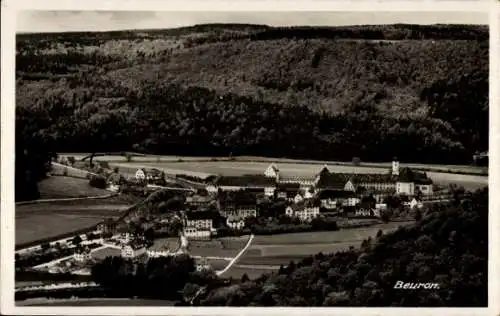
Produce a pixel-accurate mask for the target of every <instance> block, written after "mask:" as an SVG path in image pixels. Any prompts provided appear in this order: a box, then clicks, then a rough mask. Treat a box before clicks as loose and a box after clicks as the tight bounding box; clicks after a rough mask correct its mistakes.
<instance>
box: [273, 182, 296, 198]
mask: <svg viewBox="0 0 500 316" xmlns="http://www.w3.org/2000/svg"><path fill="white" fill-rule="evenodd" d="M299 192H300V184H298V183H278V184H277V185H276V190H275V197H276V199H279V200H286V201H289V202H293V201H294V199H295V196H296V195H297V194H299Z"/></svg>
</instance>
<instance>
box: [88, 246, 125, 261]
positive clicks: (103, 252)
mask: <svg viewBox="0 0 500 316" xmlns="http://www.w3.org/2000/svg"><path fill="white" fill-rule="evenodd" d="M120 255H121V250H120V249H116V248H111V247H106V248H102V249H99V250H96V251H94V252H92V258H93V259H96V260H104V259H105V258H106V257H119V256H120Z"/></svg>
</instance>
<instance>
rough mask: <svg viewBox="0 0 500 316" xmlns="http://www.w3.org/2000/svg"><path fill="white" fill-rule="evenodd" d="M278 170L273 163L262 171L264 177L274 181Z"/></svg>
mask: <svg viewBox="0 0 500 316" xmlns="http://www.w3.org/2000/svg"><path fill="white" fill-rule="evenodd" d="M279 172H280V170H279V169H278V166H277V165H276V164H275V163H272V164H270V165H269V166H268V167H267V168H266V170H265V171H264V175H265V176H266V177H268V178H273V179H276V178H277V177H278V173H279Z"/></svg>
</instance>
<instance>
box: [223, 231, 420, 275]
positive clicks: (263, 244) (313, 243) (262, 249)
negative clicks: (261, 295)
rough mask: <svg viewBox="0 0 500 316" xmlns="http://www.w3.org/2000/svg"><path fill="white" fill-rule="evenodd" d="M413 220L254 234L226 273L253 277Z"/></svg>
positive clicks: (356, 242) (356, 245)
mask: <svg viewBox="0 0 500 316" xmlns="http://www.w3.org/2000/svg"><path fill="white" fill-rule="evenodd" d="M411 223H412V222H397V223H387V224H379V225H375V226H372V227H363V228H353V229H342V230H339V231H332V232H312V233H294V234H280V235H269V236H255V238H254V240H253V242H252V244H251V245H250V247H249V248H248V250H247V251H246V252H245V253H244V254H243V256H242V257H241V258H240V259H239V260H238V262H237V263H236V264H235V265H234V266H233V267H231V269H229V270H228V271H227V272H226V273H224V275H223V277H225V278H228V277H231V276H232V277H235V278H237V277H241V276H242V275H243V274H244V273H246V274H247V275H248V276H249V277H250V278H252V277H251V275H252V276H254V277H258V276H259V275H261V274H263V273H269V272H271V271H273V270H276V269H278V268H279V266H280V265H281V264H283V265H287V264H288V263H290V261H292V260H294V261H297V260H300V259H302V258H305V257H307V256H309V255H314V254H317V253H319V252H323V253H325V254H326V253H332V252H337V251H342V250H345V249H348V248H349V247H350V246H353V247H359V246H360V245H361V242H362V241H363V240H364V239H366V238H368V237H375V236H376V234H377V232H378V230H379V229H381V230H382V231H383V232H384V233H388V232H390V231H394V230H396V229H397V228H398V227H399V226H404V225H410V224H411Z"/></svg>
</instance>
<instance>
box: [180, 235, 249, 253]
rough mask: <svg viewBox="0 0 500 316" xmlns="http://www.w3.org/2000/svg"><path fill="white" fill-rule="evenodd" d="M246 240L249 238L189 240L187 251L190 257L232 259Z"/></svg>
mask: <svg viewBox="0 0 500 316" xmlns="http://www.w3.org/2000/svg"><path fill="white" fill-rule="evenodd" d="M248 239H249V236H242V237H224V238H215V239H212V240H210V241H196V240H189V245H188V250H189V254H190V255H192V256H201V257H223V258H233V257H235V256H236V255H237V254H238V253H239V252H240V251H241V249H243V248H244V247H245V245H246V244H247V242H248Z"/></svg>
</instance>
